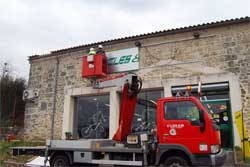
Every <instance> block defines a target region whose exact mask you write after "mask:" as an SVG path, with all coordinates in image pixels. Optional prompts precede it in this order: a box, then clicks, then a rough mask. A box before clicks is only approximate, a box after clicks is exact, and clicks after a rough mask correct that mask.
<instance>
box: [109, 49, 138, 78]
mask: <svg viewBox="0 0 250 167" xmlns="http://www.w3.org/2000/svg"><path fill="white" fill-rule="evenodd" d="M106 56H107V58H108V73H113V72H122V71H132V70H138V69H139V50H138V48H128V49H122V50H117V51H113V52H107V53H106Z"/></svg>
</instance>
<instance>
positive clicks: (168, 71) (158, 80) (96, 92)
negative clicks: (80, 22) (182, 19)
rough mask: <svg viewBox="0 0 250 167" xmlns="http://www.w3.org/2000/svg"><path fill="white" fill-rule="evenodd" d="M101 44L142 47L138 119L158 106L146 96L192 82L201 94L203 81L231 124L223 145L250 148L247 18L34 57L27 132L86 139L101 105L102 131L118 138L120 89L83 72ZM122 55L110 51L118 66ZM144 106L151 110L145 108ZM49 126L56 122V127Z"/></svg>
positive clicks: (165, 93) (105, 43)
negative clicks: (98, 84)
mask: <svg viewBox="0 0 250 167" xmlns="http://www.w3.org/2000/svg"><path fill="white" fill-rule="evenodd" d="M99 44H102V45H103V46H104V48H105V51H106V52H107V53H120V52H119V51H120V50H121V51H123V50H125V51H126V49H130V48H132V49H135V50H136V52H137V53H136V55H137V56H138V57H137V58H139V59H138V61H137V62H138V63H137V66H135V67H133V72H136V73H137V74H138V75H139V76H141V77H142V79H143V89H142V90H143V91H142V93H141V94H140V96H139V99H140V100H141V101H140V102H139V103H138V104H137V111H136V113H137V114H136V118H135V120H134V124H135V126H138V125H139V124H140V123H141V122H142V121H143V120H144V119H148V120H150V119H152V120H153V119H154V116H152V114H151V113H150V112H152V113H154V112H155V109H154V107H152V106H150V105H149V104H148V101H152V100H153V101H157V99H158V98H159V97H164V96H165V97H167V96H173V95H175V94H176V92H177V91H178V90H183V88H184V87H185V85H192V86H193V87H194V92H193V93H194V94H195V87H196V88H197V83H198V82H199V81H201V82H202V84H203V90H204V98H206V100H208V101H209V102H211V104H209V105H215V108H216V107H217V109H218V107H219V109H223V108H224V112H223V115H222V116H220V115H219V114H215V118H216V119H218V121H222V122H223V121H224V123H221V124H223V125H222V126H224V127H225V128H224V129H226V130H225V131H223V134H222V136H223V138H224V140H225V141H226V142H224V147H226V148H228V149H231V150H233V149H234V148H236V147H241V149H246V148H247V145H243V144H242V139H243V138H244V137H245V138H246V137H247V136H249V135H250V130H249V129H250V100H249V98H250V18H249V17H245V18H239V19H232V20H225V21H220V22H213V23H206V24H200V25H196V26H189V27H183V28H177V29H170V30H164V31H158V32H153V33H148V34H142V35H136V36H131V37H124V38H119V39H111V40H107V41H102V42H97V43H92V44H86V45H81V46H76V47H72V48H66V49H61V50H56V51H52V52H50V53H49V54H46V55H34V56H30V57H29V62H30V74H29V83H28V90H38V91H39V96H38V97H37V98H36V99H34V100H32V101H27V103H26V110H25V127H24V137H25V138H26V139H29V140H44V139H47V138H50V136H51V134H53V137H54V138H56V139H60V138H65V132H71V133H72V134H73V136H74V137H76V138H84V134H82V133H83V132H82V129H83V128H84V126H88V125H89V124H91V119H93V118H94V117H93V115H95V114H96V113H97V112H99V110H100V111H102V112H103V113H104V112H105V113H106V114H104V116H103V117H104V121H103V122H105V123H104V124H105V125H103V126H104V129H105V131H106V133H104V136H102V137H112V135H113V134H114V132H115V130H116V128H117V125H118V118H119V104H120V89H119V88H117V87H111V88H105V89H92V86H91V82H90V81H89V79H86V78H83V77H82V57H83V55H86V54H87V52H88V50H89V48H90V47H97V45H99ZM119 58H120V60H118V59H116V58H111V59H109V63H111V65H117V64H119V62H121V61H122V60H121V57H119ZM117 62H118V63H117ZM112 63H113V64H112ZM126 70H127V71H129V70H131V68H130V67H128V68H127V69H126ZM126 70H125V71H126ZM122 71H124V70H121V71H120V72H122ZM115 72H116V73H117V72H119V71H115ZM110 73H111V74H110V75H115V74H112V72H110ZM196 90H197V89H196ZM143 101H146V102H145V103H144V102H143ZM216 105H217V106H216ZM220 107H221V108H220ZM139 110H140V111H139ZM90 111H91V112H90ZM141 111H145V112H144V114H142V113H143V112H141ZM218 112H219V111H218ZM145 113H147V114H145ZM220 117H222V119H220ZM52 120H54V123H53V125H52V122H53V121H52ZM87 122H88V123H87ZM242 122H243V123H244V127H245V131H244V130H243V126H242ZM152 124H153V123H152ZM51 127H54V128H53V133H51ZM135 128H137V127H135ZM222 129H223V128H222ZM245 142H247V141H246V140H245ZM248 148H249V147H248ZM246 154H249V153H246Z"/></svg>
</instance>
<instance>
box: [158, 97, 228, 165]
mask: <svg viewBox="0 0 250 167" xmlns="http://www.w3.org/2000/svg"><path fill="white" fill-rule="evenodd" d="M157 136H158V152H159V153H158V155H157V157H158V160H157V161H159V163H160V164H165V165H166V166H168V165H169V164H173V161H176V163H180V164H182V165H183V166H185V164H186V163H188V164H192V165H222V164H223V163H224V161H225V157H226V155H225V152H224V151H223V150H221V148H220V132H219V129H218V126H217V125H216V123H215V122H214V121H213V119H212V117H211V116H210V115H209V113H208V111H206V109H205V108H204V107H203V105H202V104H201V103H200V101H199V100H198V99H197V98H196V97H193V96H190V97H188V96H187V97H169V98H161V99H159V100H158V103H157ZM163 161H164V162H163Z"/></svg>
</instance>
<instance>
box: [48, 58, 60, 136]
mask: <svg viewBox="0 0 250 167" xmlns="http://www.w3.org/2000/svg"><path fill="white" fill-rule="evenodd" d="M58 72H59V58H58V55H56V73H55V84H54V97H53V108H52V118H51V136H50V139H51V140H53V139H54V126H55V112H56V96H57V82H58Z"/></svg>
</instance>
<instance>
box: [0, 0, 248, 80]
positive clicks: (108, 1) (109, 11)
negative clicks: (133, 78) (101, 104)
mask: <svg viewBox="0 0 250 167" xmlns="http://www.w3.org/2000/svg"><path fill="white" fill-rule="evenodd" d="M245 16H250V0H1V1H0V63H1V64H3V63H4V62H8V63H10V64H12V66H13V69H14V73H15V74H16V75H18V76H22V77H25V78H28V73H29V63H28V61H27V58H28V56H31V55H34V54H44V53H49V51H53V50H57V49H62V48H68V47H72V46H77V45H82V44H87V43H92V42H98V41H103V40H107V39H113V38H118V37H124V36H131V35H136V34H141V33H147V32H152V31H158V30H164V29H171V28H177V27H183V26H189V25H196V24H201V23H207V22H212V21H220V20H225V19H231V18H238V17H245Z"/></svg>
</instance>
